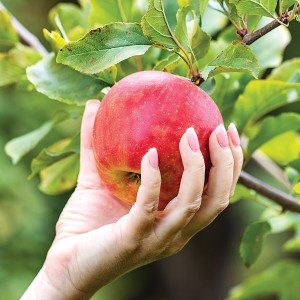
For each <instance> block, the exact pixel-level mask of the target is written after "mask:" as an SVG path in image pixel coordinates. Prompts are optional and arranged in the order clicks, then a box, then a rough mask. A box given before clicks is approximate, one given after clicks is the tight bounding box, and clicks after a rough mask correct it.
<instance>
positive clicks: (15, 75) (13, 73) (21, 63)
mask: <svg viewBox="0 0 300 300" xmlns="http://www.w3.org/2000/svg"><path fill="white" fill-rule="evenodd" d="M40 58H41V56H40V54H39V53H37V52H36V51H35V50H33V49H32V48H30V47H26V46H23V45H21V44H19V45H18V46H17V47H16V48H13V49H11V50H10V51H8V52H6V53H0V70H1V72H0V87H1V86H6V85H10V84H13V83H17V82H18V81H21V80H24V79H25V78H26V68H27V67H28V66H30V65H32V64H34V63H36V62H37V61H38V60H39V59H40Z"/></svg>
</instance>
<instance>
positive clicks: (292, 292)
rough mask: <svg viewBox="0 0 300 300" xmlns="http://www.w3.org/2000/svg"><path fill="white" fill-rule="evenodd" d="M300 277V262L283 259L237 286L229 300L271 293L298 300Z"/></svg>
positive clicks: (282, 297)
mask: <svg viewBox="0 0 300 300" xmlns="http://www.w3.org/2000/svg"><path fill="white" fill-rule="evenodd" d="M299 277H300V263H299V262H298V261H296V260H282V261H279V262H277V263H275V264H274V265H272V266H271V267H270V268H268V269H267V270H265V271H263V272H262V273H259V274H256V275H252V276H251V277H250V278H248V279H246V281H245V282H244V283H242V284H241V285H239V286H237V287H235V288H234V289H233V290H232V291H231V293H230V297H229V298H228V300H249V299H258V298H259V297H260V298H261V297H263V296H266V297H267V296H270V295H274V296H276V299H278V300H298V299H299V295H300V285H299Z"/></svg>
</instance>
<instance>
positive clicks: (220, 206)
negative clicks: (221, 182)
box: [217, 198, 229, 213]
mask: <svg viewBox="0 0 300 300" xmlns="http://www.w3.org/2000/svg"><path fill="white" fill-rule="evenodd" d="M228 205H229V199H228V198H226V199H223V201H220V202H219V203H218V205H217V212H218V213H221V212H222V211H223V210H225V209H226V208H227V207H228Z"/></svg>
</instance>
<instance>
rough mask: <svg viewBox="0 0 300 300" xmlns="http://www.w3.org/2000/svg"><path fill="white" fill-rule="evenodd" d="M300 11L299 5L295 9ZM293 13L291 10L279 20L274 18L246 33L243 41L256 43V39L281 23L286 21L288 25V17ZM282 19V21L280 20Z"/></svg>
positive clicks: (297, 11) (249, 43) (248, 43)
mask: <svg viewBox="0 0 300 300" xmlns="http://www.w3.org/2000/svg"><path fill="white" fill-rule="evenodd" d="M299 12H300V6H298V7H297V9H296V10H295V12H294V13H296V14H298V13H299ZM292 13H293V11H292V10H291V11H289V12H288V13H287V14H286V15H285V16H283V17H281V18H279V19H278V20H273V21H272V22H270V23H268V24H267V25H265V26H264V27H262V28H260V29H258V30H256V31H254V32H251V33H247V34H245V35H244V36H243V37H242V39H243V42H244V43H245V44H246V45H251V44H252V43H254V42H255V41H256V40H258V39H259V38H261V37H262V36H264V35H266V34H267V33H269V32H270V31H272V30H273V29H275V28H277V27H279V26H280V25H281V23H284V24H286V25H288V24H289V21H288V18H289V16H290V15H291V14H292ZM278 21H280V22H281V23H280V22H278Z"/></svg>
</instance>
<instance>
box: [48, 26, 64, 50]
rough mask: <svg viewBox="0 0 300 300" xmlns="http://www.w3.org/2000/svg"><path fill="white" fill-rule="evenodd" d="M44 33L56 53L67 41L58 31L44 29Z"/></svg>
mask: <svg viewBox="0 0 300 300" xmlns="http://www.w3.org/2000/svg"><path fill="white" fill-rule="evenodd" d="M43 34H44V37H45V39H46V40H47V41H48V43H49V44H50V45H51V47H52V50H53V51H54V52H55V53H57V52H58V51H59V50H60V49H61V48H63V47H64V46H65V45H66V43H67V42H66V41H65V40H64V39H63V38H62V36H61V35H60V34H59V33H57V32H56V31H51V32H49V31H48V30H47V29H44V30H43Z"/></svg>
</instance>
